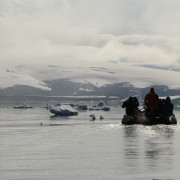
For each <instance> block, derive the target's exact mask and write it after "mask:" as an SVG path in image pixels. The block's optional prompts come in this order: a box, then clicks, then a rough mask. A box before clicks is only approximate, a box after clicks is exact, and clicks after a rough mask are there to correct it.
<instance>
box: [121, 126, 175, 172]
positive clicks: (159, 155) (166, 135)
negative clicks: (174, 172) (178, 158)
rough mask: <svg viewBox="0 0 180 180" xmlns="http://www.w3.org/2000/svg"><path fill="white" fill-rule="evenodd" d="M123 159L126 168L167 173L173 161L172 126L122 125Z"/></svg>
mask: <svg viewBox="0 0 180 180" xmlns="http://www.w3.org/2000/svg"><path fill="white" fill-rule="evenodd" d="M123 130H124V141H123V142H124V161H125V165H126V166H127V168H128V170H131V171H136V170H141V171H143V170H146V171H148V172H149V173H151V172H153V171H154V172H155V171H158V172H159V171H161V172H164V173H167V171H168V170H171V169H172V168H173V162H174V129H173V126H172V127H171V126H166V125H165V126H164V125H161V126H140V125H137V126H124V128H123Z"/></svg>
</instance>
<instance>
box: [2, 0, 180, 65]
mask: <svg viewBox="0 0 180 180" xmlns="http://www.w3.org/2000/svg"><path fill="white" fill-rule="evenodd" d="M179 17H180V1H179V0H0V63H1V65H2V64H36V63H38V64H41V63H43V64H54V65H62V64H64V63H69V62H71V64H77V63H78V62H80V61H81V62H89V61H92V62H94V61H95V62H104V61H110V62H114V63H121V62H123V63H133V64H155V65H179V64H180V20H179Z"/></svg>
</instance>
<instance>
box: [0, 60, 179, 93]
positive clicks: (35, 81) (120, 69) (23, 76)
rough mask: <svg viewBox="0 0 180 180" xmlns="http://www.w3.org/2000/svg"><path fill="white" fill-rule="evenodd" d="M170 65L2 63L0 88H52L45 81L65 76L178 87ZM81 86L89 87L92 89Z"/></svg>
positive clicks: (84, 80)
mask: <svg viewBox="0 0 180 180" xmlns="http://www.w3.org/2000/svg"><path fill="white" fill-rule="evenodd" d="M177 69H178V68H176V71H172V69H168V68H167V69H165V70H164V69H157V68H152V67H151V68H148V67H142V66H140V67H138V66H134V65H127V64H122V63H121V64H118V63H117V64H114V63H104V64H98V63H96V64H92V65H91V66H90V65H84V66H78V65H77V66H74V65H73V66H66V67H65V66H52V65H43V66H42V65H39V66H37V65H36V66H35V65H19V66H11V67H1V69H0V77H1V81H0V88H1V89H4V88H7V87H13V86H14V85H25V86H31V87H34V88H39V89H41V90H45V91H51V87H48V86H49V85H48V84H46V83H45V81H51V80H56V79H68V80H70V81H73V82H77V83H91V84H93V85H94V86H96V87H102V86H106V85H108V84H115V83H126V86H128V85H130V84H131V85H133V86H135V87H138V88H145V87H149V86H152V85H165V86H168V87H169V88H170V89H180V79H179V76H180V72H179V71H177ZM81 88H82V90H84V91H85V90H86V91H91V90H92V89H88V88H87V89H85V88H84V87H81Z"/></svg>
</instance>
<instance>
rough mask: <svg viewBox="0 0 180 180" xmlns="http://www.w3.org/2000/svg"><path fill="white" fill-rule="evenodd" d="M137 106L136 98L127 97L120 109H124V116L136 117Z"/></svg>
mask: <svg viewBox="0 0 180 180" xmlns="http://www.w3.org/2000/svg"><path fill="white" fill-rule="evenodd" d="M138 106H139V102H138V100H137V98H136V97H129V98H128V99H127V100H126V101H124V102H123V104H122V108H126V115H128V116H136V111H137V108H138Z"/></svg>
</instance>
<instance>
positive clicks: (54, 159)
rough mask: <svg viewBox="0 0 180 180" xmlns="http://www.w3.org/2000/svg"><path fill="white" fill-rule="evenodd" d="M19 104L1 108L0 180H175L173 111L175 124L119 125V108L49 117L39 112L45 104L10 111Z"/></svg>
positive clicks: (179, 155)
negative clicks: (93, 117) (91, 118)
mask: <svg viewBox="0 0 180 180" xmlns="http://www.w3.org/2000/svg"><path fill="white" fill-rule="evenodd" d="M19 104H20V103H19ZM19 104H15V103H14V104H13V103H12V102H1V105H0V115H1V116H0V179H1V180H59V179H61V180H76V179H77V180H92V179H93V180H121V179H122V180H178V179H180V125H179V121H180V109H178V108H176V109H175V115H176V117H177V119H178V124H177V125H169V126H167V125H156V126H142V125H132V126H124V125H122V124H121V119H122V117H123V114H124V109H121V107H120V106H119V105H118V103H117V104H116V103H112V102H111V103H110V104H109V106H110V107H111V111H109V112H103V111H93V112H92V111H80V112H79V115H78V116H72V117H54V116H52V115H51V113H50V112H49V111H48V110H46V109H43V108H42V106H43V105H46V102H31V104H30V105H33V106H35V107H34V108H33V109H24V110H20V109H14V108H13V106H14V105H19ZM92 113H93V114H95V116H96V120H95V121H89V119H90V118H89V115H90V114H92ZM100 115H102V116H103V117H104V118H105V119H103V120H102V121H100V119H99V116H100ZM41 123H43V125H42V126H41V125H40V124H41Z"/></svg>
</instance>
